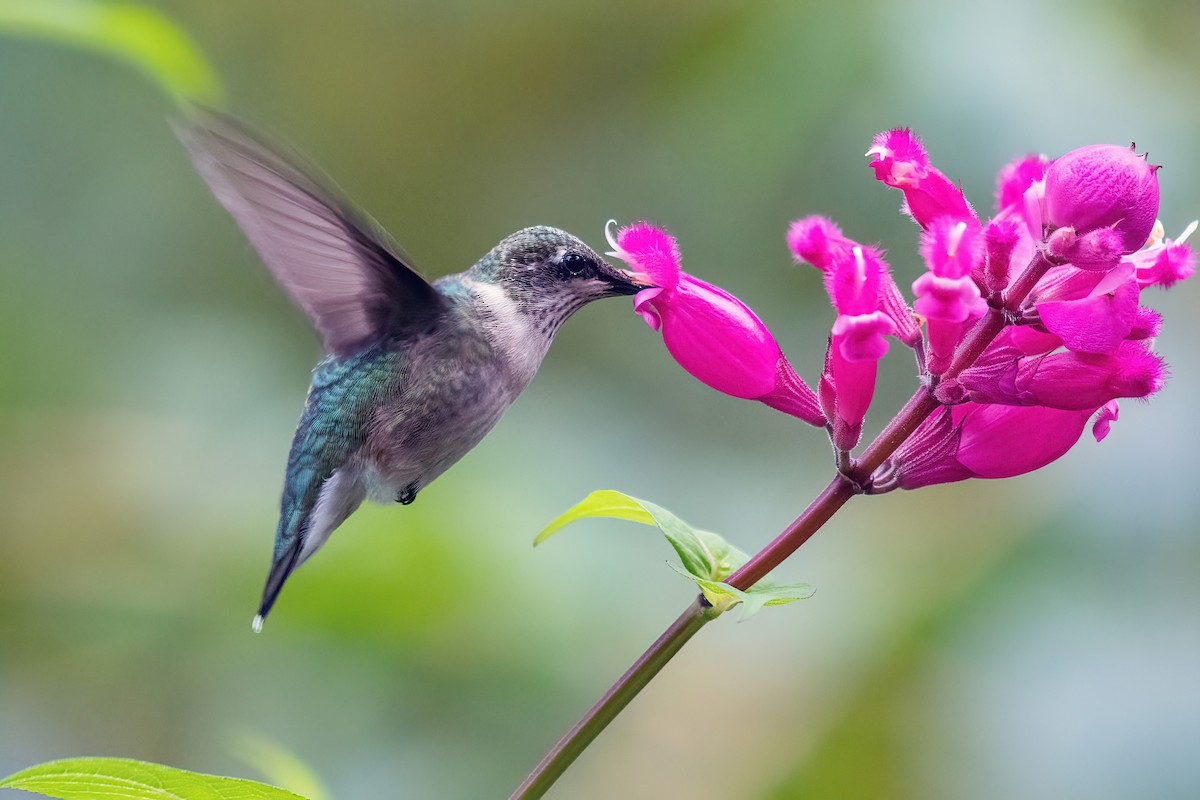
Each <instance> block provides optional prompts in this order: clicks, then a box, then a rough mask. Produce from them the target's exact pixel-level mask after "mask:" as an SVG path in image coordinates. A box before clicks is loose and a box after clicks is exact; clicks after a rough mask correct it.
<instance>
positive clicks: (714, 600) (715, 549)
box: [533, 489, 814, 619]
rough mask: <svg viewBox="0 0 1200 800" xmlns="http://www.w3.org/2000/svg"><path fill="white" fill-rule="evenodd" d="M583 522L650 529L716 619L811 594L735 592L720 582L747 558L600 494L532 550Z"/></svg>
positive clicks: (795, 587) (564, 517) (769, 586)
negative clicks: (604, 520)
mask: <svg viewBox="0 0 1200 800" xmlns="http://www.w3.org/2000/svg"><path fill="white" fill-rule="evenodd" d="M585 517H615V518H617V519H625V520H629V521H631V522H640V523H642V524H643V525H655V526H657V527H658V529H659V530H661V531H662V533H663V536H665V537H666V539H667V541H668V542H669V543H670V544H671V547H673V548H674V549H675V552H676V553H677V554H678V555H679V559H680V560H681V561H682V562H683V569H682V570H678V571H679V572H680V574H682V575H686V576H687V577H689V578H691V579H692V580H693V581H695V582H696V585H697V586H699V587H700V591H702V592H704V596H705V598H706V599H707V600H708V602H709V603H711V604H712V606H713V608H714V609H715V610H716V612H717V613H718V614H721V613H724V612H725V611H728V610H729V609H730V608H732V607H734V606H735V605H738V604H739V603H740V604H742V610H743V616H742V618H743V619H745V618H746V617H748V616H750V615H752V614H754V613H757V612H758V611H759V610H760V609H762V608H763V607H764V606H778V605H784V604H786V603H791V602H794V601H796V600H803V599H806V598H808V597H811V596H812V595H813V592H814V589H813V588H812V587H811V586H809V585H808V584H804V583H796V584H775V583H771V582H770V581H759V582H758V583H757V584H755V585H754V586H752V587H750V589H748V590H745V591H743V590H741V589H735V588H734V587H732V586H730V585H729V584H727V583H724V582H723V581H724V580H725V579H726V578H728V577H729V576H730V575H731V574H733V571H734V570H736V569H737V568H738V567H740V566H741V565H742V564H744V563H746V560H747V558H748V557H747V555H746V554H745V553H744V552H742V551H741V550H739V549H738V548H736V547H734V546H733V545H731V544H730V543H729V542H727V541H725V539H724V537H722V536H721V535H719V534H716V533H713V532H712V531H706V530H701V529H700V528H693V527H692V526H691V525H689V524H688V523H686V522H684V521H683V520H681V519H680V518H679V517H677V516H675V515H674V514H672V513H671V512H670V511H667V510H666V509H665V508H663V507H661V506H657V505H655V504H654V503H651V502H649V501H646V500H639V499H637V498H636V497H630V496H629V495H627V494H625V493H623V492H618V491H615V490H613V489H601V490H598V491H595V492H592V493H591V494H589V495H588V496H587V497H585V498H584V499H583V500H582V501H581V502H579V503H577V504H576V505H574V506H572V507H571V508H569V509H567V510H566V511H565V512H563V513H562V514H560V515H559V516H558V518H557V519H555V520H554V521H553V522H551V523H550V524H549V525H547V526H546V527H545V529H543V530H542V532H541V533H539V534H538V535H537V537H536V538H534V540H533V543H534V545H535V546H537V545H539V544H541V543H542V542H544V541H546V539H548V538H549V537H550V536H552V535H554V534H555V533H556V532H558V531H559V530H561V529H562V528H563V527H565V526H567V525H569V524H570V523H572V522H575V521H576V520H579V519H583V518H585Z"/></svg>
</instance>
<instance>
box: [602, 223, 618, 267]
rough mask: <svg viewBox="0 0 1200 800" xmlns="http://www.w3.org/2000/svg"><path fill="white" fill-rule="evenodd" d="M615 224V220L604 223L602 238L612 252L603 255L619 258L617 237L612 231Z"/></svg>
mask: <svg viewBox="0 0 1200 800" xmlns="http://www.w3.org/2000/svg"><path fill="white" fill-rule="evenodd" d="M616 224H617V221H616V220H615V219H610V220H609V221H608V222H606V223H604V238H605V239H607V240H608V246H609V247H611V248H612V252H608V253H605V254H604V255H606V256H612V257H613V258H620V257H621V256H620V252H621V246H620V245H618V244H617V236H616V234H614V233H613V231H612V229H613V228H614V227H616Z"/></svg>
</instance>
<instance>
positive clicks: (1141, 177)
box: [1046, 144, 1158, 253]
mask: <svg viewBox="0 0 1200 800" xmlns="http://www.w3.org/2000/svg"><path fill="white" fill-rule="evenodd" d="M1157 171H1158V167H1155V166H1151V165H1150V164H1148V163H1147V162H1146V158H1145V156H1139V155H1137V154H1135V153H1134V152H1133V148H1132V147H1128V148H1127V147H1118V146H1117V145H1112V144H1094V145H1089V146H1088V147H1080V148H1079V149H1077V150H1072V151H1071V152H1069V153H1067V154H1066V155H1064V156H1062V157H1060V158H1058V159H1056V160H1055V161H1054V163H1053V164H1051V165H1050V168H1049V169H1048V170H1047V171H1046V217H1047V220H1048V221H1049V222H1050V224H1052V225H1054V226H1055V227H1059V228H1072V229H1074V231H1075V233H1076V234H1078V235H1080V236H1083V235H1085V234H1088V233H1090V232H1092V231H1095V230H1100V229H1105V228H1107V229H1112V230H1114V231H1116V232H1117V234H1119V243H1120V248H1121V252H1122V253H1132V252H1134V251H1135V250H1137V249H1138V248H1140V247H1141V246H1142V245H1143V244H1145V243H1146V239H1147V238H1148V237H1149V236H1150V232H1151V230H1153V228H1154V221H1155V219H1156V218H1157V217H1158V177H1157V175H1156V173H1157Z"/></svg>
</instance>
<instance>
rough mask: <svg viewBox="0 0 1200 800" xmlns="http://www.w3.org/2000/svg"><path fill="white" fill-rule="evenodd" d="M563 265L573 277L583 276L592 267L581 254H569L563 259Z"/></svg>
mask: <svg viewBox="0 0 1200 800" xmlns="http://www.w3.org/2000/svg"><path fill="white" fill-rule="evenodd" d="M561 263H562V265H563V269H565V270H566V271H567V272H569V273H571V274H572V275H582V274H583V273H585V272H587V271H588V270H589V269H590V268H591V266H592V262H591V261H589V260H588V259H586V258H584V257H583V256H581V255H579V253H567V254H566V255H564V256H563V257H562V262H561Z"/></svg>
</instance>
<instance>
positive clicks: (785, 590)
mask: <svg viewBox="0 0 1200 800" xmlns="http://www.w3.org/2000/svg"><path fill="white" fill-rule="evenodd" d="M671 566H672V568H673V569H674V570H675V571H676V572H678V573H679V574H680V575H683V576H685V577H687V578H691V579H692V580H693V581H695V583H696V585H697V586H699V587H700V591H701V592H703V593H704V599H705V600H707V601H708V602H709V603H710V604H711V605H712V609H713V616H720V615H721V614H724V613H725V612H726V611H728V610H729V609H731V608H733V607H734V606H736V605H741V607H742V616H741V619H743V620H744V619H749V618H750V617H752V616H754V615H755V614H757V613H758V612H759V611H761V610H762V609H763V608H765V607H766V606H782V605H787V604H788V603H794V602H796V601H797V600H807V599H808V598H810V597H812V596H813V594H814V593H815V592H816V589H814V588H813V587H812V586H811V585H810V584H807V583H772V582H771V581H759V582H758V583H756V584H754V585H753V586H751V587H750V588H749V589H747V590H745V591H742V590H741V589H737V588H735V587H733V586H730V585H729V584H728V583H724V582H722V581H711V580H706V579H704V578H698V577H696V576H695V575H689V574H688V573H687V572H685V571H684V570H682V569H679V568H678V567H675V565H673V564H672V565H671Z"/></svg>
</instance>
